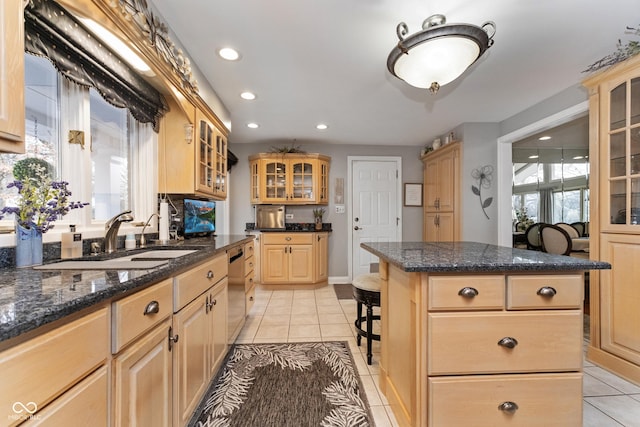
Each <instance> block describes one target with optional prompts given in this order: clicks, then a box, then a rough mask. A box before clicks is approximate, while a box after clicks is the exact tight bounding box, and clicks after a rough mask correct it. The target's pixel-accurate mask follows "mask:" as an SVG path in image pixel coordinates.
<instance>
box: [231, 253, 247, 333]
mask: <svg viewBox="0 0 640 427" xmlns="http://www.w3.org/2000/svg"><path fill="white" fill-rule="evenodd" d="M227 256H228V257H229V273H228V278H229V287H228V300H229V307H228V309H227V326H228V334H227V337H228V340H229V341H228V342H229V344H233V343H234V342H235V340H236V338H237V337H238V334H239V333H240V330H241V329H242V326H243V325H244V319H245V292H244V251H243V248H242V246H236V247H234V248H231V249H229V250H227Z"/></svg>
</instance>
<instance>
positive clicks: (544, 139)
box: [538, 135, 551, 141]
mask: <svg viewBox="0 0 640 427" xmlns="http://www.w3.org/2000/svg"><path fill="white" fill-rule="evenodd" d="M550 139H551V137H550V136H549V135H545V136H541V137H540V138H538V141H548V140H550Z"/></svg>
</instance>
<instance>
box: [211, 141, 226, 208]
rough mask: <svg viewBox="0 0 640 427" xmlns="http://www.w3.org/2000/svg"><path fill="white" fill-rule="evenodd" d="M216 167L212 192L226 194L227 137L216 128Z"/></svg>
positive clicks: (221, 195) (217, 194)
mask: <svg viewBox="0 0 640 427" xmlns="http://www.w3.org/2000/svg"><path fill="white" fill-rule="evenodd" d="M215 139H216V142H215V148H216V163H215V164H216V168H215V178H216V179H215V187H214V190H213V192H214V194H215V195H216V196H219V197H222V198H224V197H226V196H227V138H225V137H224V135H222V134H221V133H220V132H219V131H218V130H217V129H216V132H215Z"/></svg>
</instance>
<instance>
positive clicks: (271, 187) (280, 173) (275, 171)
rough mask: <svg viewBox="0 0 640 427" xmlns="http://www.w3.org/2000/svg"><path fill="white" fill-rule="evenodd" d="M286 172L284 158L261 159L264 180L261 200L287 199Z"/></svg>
mask: <svg viewBox="0 0 640 427" xmlns="http://www.w3.org/2000/svg"><path fill="white" fill-rule="evenodd" d="M287 173H288V162H287V161H286V160H271V159H263V160H262V176H263V180H264V181H263V182H264V188H265V189H264V192H263V194H264V195H263V202H267V203H269V202H285V201H287Z"/></svg>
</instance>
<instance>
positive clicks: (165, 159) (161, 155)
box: [158, 98, 228, 200]
mask: <svg viewBox="0 0 640 427" xmlns="http://www.w3.org/2000/svg"><path fill="white" fill-rule="evenodd" d="M167 101H168V103H169V106H170V111H169V112H168V113H167V114H166V116H165V117H164V118H163V120H162V122H161V130H160V135H159V138H158V190H159V192H162V193H170V194H193V195H197V196H200V197H206V198H209V199H216V200H224V199H226V197H227V190H228V188H227V153H228V146H227V134H226V131H223V129H224V128H223V127H222V125H221V124H220V123H219V122H218V121H217V120H214V118H212V116H211V114H209V113H205V112H204V111H203V110H202V109H200V108H195V107H191V108H189V107H184V106H182V105H178V104H177V103H176V102H175V101H174V100H173V99H171V98H169V99H168V100H167ZM183 107H184V108H183ZM189 123H193V131H192V132H191V133H190V134H189V135H187V132H186V130H185V125H187V124H189ZM187 136H188V138H187Z"/></svg>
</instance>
